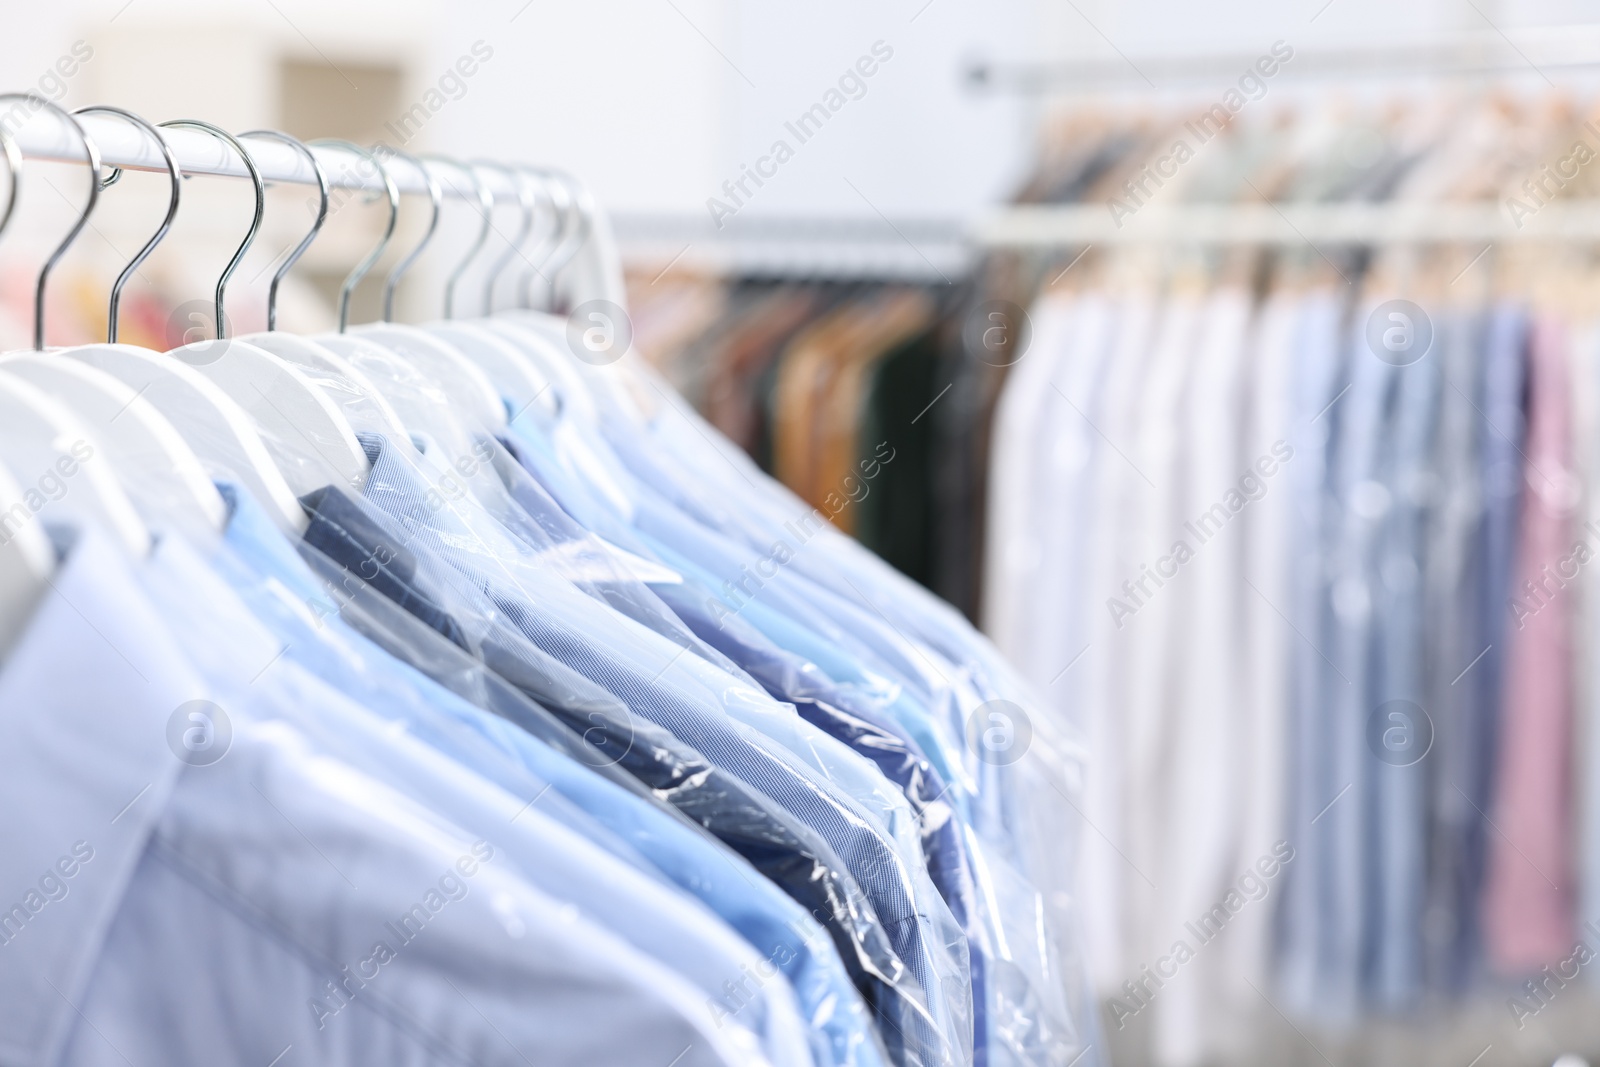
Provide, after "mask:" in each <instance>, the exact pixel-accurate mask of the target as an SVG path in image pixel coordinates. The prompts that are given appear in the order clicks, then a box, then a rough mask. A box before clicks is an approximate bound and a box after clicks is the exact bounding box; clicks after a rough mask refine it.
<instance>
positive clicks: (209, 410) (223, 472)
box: [33, 104, 306, 531]
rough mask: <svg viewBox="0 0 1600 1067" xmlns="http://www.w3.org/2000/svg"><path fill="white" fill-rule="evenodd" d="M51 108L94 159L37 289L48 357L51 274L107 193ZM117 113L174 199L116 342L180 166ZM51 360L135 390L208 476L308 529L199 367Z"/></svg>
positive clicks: (88, 349)
mask: <svg viewBox="0 0 1600 1067" xmlns="http://www.w3.org/2000/svg"><path fill="white" fill-rule="evenodd" d="M46 106H49V107H50V108H51V110H53V111H54V112H55V113H56V114H58V115H60V116H61V117H62V118H63V119H64V120H65V121H66V122H68V123H69V124H70V125H71V126H72V128H73V129H74V130H75V131H76V132H77V134H78V136H79V137H80V139H82V140H83V143H84V146H85V150H86V152H87V153H88V155H89V157H90V168H89V169H90V195H89V199H88V202H87V203H86V205H85V207H84V210H83V213H82V214H81V215H79V217H78V220H77V222H76V223H75V224H74V225H73V227H72V230H71V231H70V232H69V233H68V234H67V236H66V238H65V239H64V240H63V241H62V242H61V244H60V246H58V247H57V248H56V250H55V251H54V252H53V253H52V254H51V256H50V258H49V259H48V260H46V262H45V264H44V266H43V267H42V268H40V271H39V277H38V281H37V283H36V285H35V289H34V322H33V336H34V349H35V351H37V352H43V351H44V300H45V287H46V283H47V281H48V278H49V274H50V269H51V268H52V267H53V266H54V265H55V263H56V261H57V260H59V259H60V257H61V255H62V254H63V253H64V252H65V251H66V250H67V248H68V247H69V246H70V245H71V244H72V241H73V239H74V238H76V237H77V235H78V233H79V232H81V231H82V229H83V227H84V226H85V225H86V224H87V223H88V221H89V215H90V213H91V212H92V211H93V210H94V206H95V204H96V203H97V201H98V199H99V193H100V188H101V173H100V156H99V152H98V151H96V150H95V148H94V145H93V143H92V142H90V141H89V139H88V138H87V137H86V136H84V133H83V127H82V126H81V125H79V123H78V120H77V119H76V118H74V117H73V116H72V115H70V114H68V113H67V112H65V111H63V110H61V109H60V108H57V107H55V106H54V105H48V104H47V105H46ZM117 113H118V114H121V115H123V117H125V118H128V119H129V120H130V121H132V122H134V123H135V124H137V125H139V126H140V127H141V128H143V129H144V130H146V131H147V132H149V133H150V134H151V136H153V137H154V138H155V139H156V142H157V143H158V144H159V145H160V147H161V149H162V151H163V153H164V154H165V156H166V158H167V164H168V174H169V177H171V179H172V186H173V193H172V198H171V202H170V203H169V205H168V210H167V216H166V218H165V220H164V221H163V222H162V224H161V228H160V229H159V230H157V231H156V234H155V236H154V237H152V238H151V239H150V240H149V241H148V242H146V243H145V246H144V247H143V248H141V249H140V250H139V253H138V255H136V256H135V257H134V259H133V261H132V262H131V263H129V265H128V266H127V267H126V268H124V270H123V272H122V274H121V275H120V276H119V277H118V278H117V281H116V283H115V284H114V285H113V287H112V301H111V316H110V324H109V327H108V333H109V335H110V336H111V337H113V338H114V337H115V336H116V329H117V321H118V315H117V306H118V298H119V295H120V293H121V290H122V286H123V284H124V283H125V282H126V281H127V279H128V278H129V277H131V276H132V274H133V271H134V270H135V269H136V268H137V267H138V266H139V264H140V263H142V262H143V261H144V259H145V258H146V257H147V256H148V255H149V254H150V252H151V251H152V250H153V249H154V248H155V246H156V244H157V243H159V242H160V240H161V238H162V237H164V236H165V235H166V233H167V230H168V229H169V228H170V226H171V223H172V217H173V215H174V214H175V212H176V210H177V198H178V181H179V178H178V166H177V160H176V159H174V158H173V156H172V153H171V151H170V150H169V149H168V148H167V146H166V142H165V141H164V140H162V139H161V136H160V134H159V132H157V131H156V130H155V128H154V127H152V126H151V125H150V124H149V123H147V122H145V121H144V120H143V119H140V118H139V117H138V116H136V115H131V114H129V113H127V112H121V111H118V112H117ZM111 180H112V181H113V182H114V181H115V180H116V179H115V177H113V178H112V179H111ZM47 358H49V359H68V360H73V361H76V362H78V363H82V364H86V365H88V366H91V367H95V368H98V369H100V370H102V371H106V372H108V373H109V374H110V375H111V376H112V377H114V378H116V379H117V380H119V381H121V382H122V383H123V384H125V385H128V386H131V387H132V388H133V389H134V390H135V391H136V392H138V393H139V395H140V396H141V397H143V399H145V400H146V401H148V402H149V403H150V404H151V405H152V406H153V407H155V409H156V410H157V411H158V412H160V413H161V414H162V415H163V416H164V417H165V418H166V419H167V420H168V422H169V423H170V424H171V425H172V427H173V428H174V429H175V430H177V432H178V433H179V434H180V435H181V436H182V437H183V438H184V440H185V442H186V443H187V444H188V445H189V447H190V448H191V449H192V450H193V452H194V454H195V455H196V456H197V457H198V458H199V460H200V462H201V464H202V465H203V466H204V467H205V468H206V472H207V473H208V474H209V475H211V476H213V477H223V478H233V479H235V480H237V481H239V482H240V483H242V484H243V485H245V486H246V487H247V488H248V489H249V490H250V491H251V492H252V493H254V494H255V495H256V496H257V497H258V498H259V499H260V501H261V503H262V505H263V506H264V507H265V508H266V509H267V511H268V513H269V514H271V515H272V516H273V517H274V518H275V519H276V520H277V521H278V522H279V524H280V525H281V526H282V527H283V528H284V529H285V530H290V531H298V530H301V529H304V527H305V522H306V519H305V515H304V512H302V511H301V509H300V506H299V504H298V502H297V501H296V500H295V499H294V493H293V492H292V491H291V490H290V489H289V486H288V484H287V483H286V482H285V481H284V479H283V475H282V474H281V473H280V472H279V471H278V469H277V467H276V466H275V465H274V464H273V462H272V458H271V456H270V455H269V454H268V453H267V450H266V446H265V445H264V444H263V443H262V441H261V437H260V435H259V434H258V433H257V432H256V430H255V428H254V426H252V425H251V423H250V419H249V417H248V416H247V415H245V413H244V412H243V411H242V410H241V409H240V408H239V406H238V405H237V404H235V403H233V401H231V400H229V399H228V397H227V395H226V394H225V393H223V392H222V391H221V390H220V389H218V388H217V387H216V386H214V385H212V384H211V383H210V382H208V381H207V380H206V379H205V378H204V377H203V376H202V375H200V374H199V373H198V372H196V371H195V370H194V369H193V368H191V367H188V366H185V365H184V364H182V363H180V362H178V361H176V360H172V359H167V358H166V357H163V356H161V355H159V354H157V353H155V352H150V351H148V350H147V349H143V348H137V347H135V346H133V345H123V344H116V343H114V342H111V343H107V344H103V345H87V346H83V347H80V348H71V349H59V350H55V351H53V352H51V353H50V354H49V355H48V357H47ZM63 388H70V387H67V386H64V387H63ZM82 401H83V403H84V404H92V403H93V402H94V400H93V398H92V396H90V397H85V398H82Z"/></svg>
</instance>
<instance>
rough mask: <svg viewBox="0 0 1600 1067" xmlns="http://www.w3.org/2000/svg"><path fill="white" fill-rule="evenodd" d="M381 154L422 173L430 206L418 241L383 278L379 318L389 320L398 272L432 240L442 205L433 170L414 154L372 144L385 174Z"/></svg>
mask: <svg viewBox="0 0 1600 1067" xmlns="http://www.w3.org/2000/svg"><path fill="white" fill-rule="evenodd" d="M384 156H393V157H395V158H396V159H403V160H405V161H406V162H407V163H409V164H411V166H412V167H414V168H415V169H416V171H417V173H419V174H421V175H422V180H423V182H424V183H425V184H426V185H427V187H428V203H429V204H430V205H431V206H432V208H433V214H432V215H431V216H430V217H429V219H428V232H426V233H424V234H423V235H422V240H420V241H418V242H417V247H415V248H413V249H412V250H411V251H410V252H409V253H407V254H406V257H405V258H404V259H402V260H401V261H400V262H398V263H396V264H395V265H394V268H393V269H392V270H390V271H389V277H388V278H387V279H385V280H384V283H383V321H384V322H393V321H394V293H395V290H396V289H398V288H400V277H401V275H403V274H405V272H406V271H408V270H410V269H411V264H413V263H415V262H416V261H417V257H418V256H420V255H422V250H423V249H424V248H427V247H428V242H429V241H432V240H433V234H434V231H436V230H437V229H438V228H439V209H440V208H441V207H442V206H443V204H444V191H443V190H441V189H440V188H439V179H437V178H435V177H434V176H433V173H432V172H431V171H429V170H428V168H427V167H425V166H424V165H423V163H422V160H420V159H417V158H416V157H414V156H408V155H406V154H405V153H404V152H400V151H397V150H395V149H393V148H390V147H389V146H388V145H376V146H374V147H373V158H374V159H375V160H377V162H378V166H379V167H380V168H382V169H383V171H384V175H385V176H386V177H387V175H388V168H387V167H384V164H383V157H384Z"/></svg>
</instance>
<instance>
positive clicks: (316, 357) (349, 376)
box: [239, 130, 406, 438]
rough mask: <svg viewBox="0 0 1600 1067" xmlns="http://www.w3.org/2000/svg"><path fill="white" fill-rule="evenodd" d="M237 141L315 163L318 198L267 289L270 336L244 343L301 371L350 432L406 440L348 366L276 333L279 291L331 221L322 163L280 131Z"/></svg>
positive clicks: (384, 405) (322, 349)
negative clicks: (275, 147)
mask: <svg viewBox="0 0 1600 1067" xmlns="http://www.w3.org/2000/svg"><path fill="white" fill-rule="evenodd" d="M239 136H240V137H268V138H271V139H273V140H276V141H281V142H283V143H284V144H286V145H289V146H290V147H291V148H293V149H295V150H296V151H298V152H299V153H300V154H301V155H303V156H305V157H306V159H307V161H308V162H310V164H311V169H312V172H313V173H315V174H316V176H317V195H318V206H317V217H316V219H315V220H314V221H313V222H312V224H311V229H310V231H309V232H308V233H307V234H306V235H305V237H303V238H301V240H300V243H299V244H298V245H296V246H295V247H294V249H293V250H292V251H291V252H290V253H289V255H288V256H287V257H285V258H284V261H283V262H282V263H281V264H280V265H279V266H278V269H277V271H276V272H274V274H273V275H272V284H271V285H270V286H269V287H268V288H267V330H266V332H265V333H256V334H247V335H246V336H244V337H242V338H240V340H242V341H245V342H248V343H249V344H252V345H254V346H256V347H257V348H262V349H265V350H266V351H268V352H271V353H272V354H273V355H275V356H277V357H278V358H279V359H282V360H284V361H285V362H287V363H289V364H292V365H293V366H294V367H295V368H297V369H298V370H300V371H301V372H302V373H303V374H305V376H306V377H307V378H308V379H309V380H310V381H311V382H312V384H313V385H315V386H316V387H317V388H318V389H319V390H320V391H321V392H322V393H324V394H326V395H327V396H328V397H329V398H330V399H332V400H333V401H334V402H335V403H336V404H337V405H338V406H339V409H340V410H341V411H342V412H343V413H344V415H345V417H346V419H348V420H349V422H350V425H351V428H352V429H356V430H369V431H376V432H378V433H384V434H389V435H391V436H396V435H397V436H399V437H401V438H404V437H405V436H406V429H405V426H404V425H403V424H402V423H401V422H400V416H399V415H398V414H396V413H395V410H394V408H393V407H391V406H390V404H389V402H388V400H386V399H385V398H384V396H383V395H382V393H380V392H379V391H378V389H377V387H376V386H375V385H373V383H372V382H370V381H368V380H367V378H366V376H365V375H364V374H362V373H361V372H360V371H359V370H357V369H356V368H355V367H354V366H353V365H352V364H351V363H350V362H349V361H347V360H345V359H344V358H343V357H342V356H339V355H338V354H336V353H334V352H333V351H331V350H330V349H328V348H327V347H326V346H325V345H321V344H318V343H317V342H315V341H313V340H311V339H309V338H306V337H301V336H300V335H298V334H292V333H281V332H279V330H278V286H279V284H280V283H281V282H282V281H283V279H284V276H285V275H287V274H288V273H289V271H290V269H291V268H292V267H293V266H294V265H295V263H296V262H297V261H298V260H299V259H300V257H301V256H302V255H303V254H305V250H306V249H307V248H309V247H311V242H312V241H314V240H316V238H317V234H318V233H320V232H321V230H322V224H323V223H324V222H325V221H326V220H327V217H328V178H327V174H326V172H324V171H323V169H322V162H321V161H320V160H318V159H317V156H316V153H315V152H313V151H311V149H310V148H308V147H307V146H306V145H305V144H304V143H302V142H301V141H299V140H298V139H296V138H294V137H291V136H289V135H288V134H286V133H280V132H279V131H277V130H251V131H249V132H248V133H242V134H240V135H239Z"/></svg>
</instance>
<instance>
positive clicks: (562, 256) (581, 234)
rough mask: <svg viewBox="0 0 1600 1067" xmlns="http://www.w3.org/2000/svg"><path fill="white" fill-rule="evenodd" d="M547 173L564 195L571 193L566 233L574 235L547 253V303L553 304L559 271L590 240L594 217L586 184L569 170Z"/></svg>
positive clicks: (567, 264) (590, 196)
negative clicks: (571, 225)
mask: <svg viewBox="0 0 1600 1067" xmlns="http://www.w3.org/2000/svg"><path fill="white" fill-rule="evenodd" d="M550 177H551V179H552V180H553V181H554V182H555V183H556V185H557V186H559V187H561V188H564V189H565V190H566V192H567V195H568V196H569V197H571V201H570V203H571V206H570V208H569V209H568V210H569V214H570V215H571V216H572V218H573V219H574V225H573V227H572V229H571V231H570V234H569V235H568V236H572V235H575V239H574V240H571V241H567V240H565V239H563V243H562V244H560V245H557V246H556V249H555V251H553V252H551V253H550V261H549V277H548V281H549V284H550V303H551V305H552V308H553V307H554V304H555V300H556V281H557V279H559V278H560V277H561V272H562V271H564V270H566V269H567V267H568V266H569V265H570V264H571V263H572V260H573V259H574V258H575V257H576V256H577V254H578V253H579V252H580V251H581V250H582V249H583V246H584V245H585V244H587V243H588V242H589V234H590V232H591V231H592V230H593V228H594V220H593V216H592V214H591V213H592V211H593V208H594V196H593V195H592V194H591V193H590V192H589V189H588V187H587V186H585V185H584V184H583V183H582V182H580V181H578V179H576V178H574V177H573V176H572V175H570V174H565V173H562V172H561V171H551V172H550Z"/></svg>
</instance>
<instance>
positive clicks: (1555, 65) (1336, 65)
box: [961, 12, 1600, 96]
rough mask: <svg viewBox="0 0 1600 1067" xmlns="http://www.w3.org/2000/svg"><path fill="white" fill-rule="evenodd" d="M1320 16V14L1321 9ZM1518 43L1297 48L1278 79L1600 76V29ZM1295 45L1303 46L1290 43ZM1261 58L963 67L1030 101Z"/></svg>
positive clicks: (1184, 77)
mask: <svg viewBox="0 0 1600 1067" xmlns="http://www.w3.org/2000/svg"><path fill="white" fill-rule="evenodd" d="M1319 14H1320V12H1319ZM1513 32H1514V33H1515V35H1516V38H1517V40H1516V43H1512V41H1511V40H1510V39H1509V38H1507V37H1505V36H1504V35H1503V34H1501V33H1500V32H1499V31H1498V30H1484V31H1482V32H1473V33H1465V34H1459V35H1454V36H1452V37H1451V38H1449V39H1447V40H1444V41H1442V42H1436V43H1435V42H1430V43H1419V44H1402V45H1395V46H1391V47H1379V48H1371V47H1361V48H1343V49H1340V48H1328V49H1316V50H1313V49H1310V48H1304V49H1302V48H1296V50H1295V55H1294V59H1293V61H1292V62H1287V63H1284V64H1283V65H1282V66H1281V68H1280V69H1279V71H1278V73H1277V74H1275V75H1274V81H1278V80H1281V79H1283V78H1285V77H1287V78H1288V79H1290V80H1293V81H1308V80H1309V81H1315V80H1319V79H1321V80H1328V79H1349V78H1363V79H1371V78H1394V79H1405V78H1429V79H1434V80H1437V79H1441V78H1459V79H1467V80H1470V79H1474V78H1488V77H1511V76H1531V77H1533V78H1535V79H1538V78H1540V77H1541V76H1544V77H1549V75H1551V74H1554V73H1558V72H1559V73H1561V74H1570V73H1574V72H1589V73H1594V72H1595V71H1597V70H1600V63H1597V62H1596V60H1595V59H1594V55H1595V48H1596V46H1597V45H1600V24H1596V23H1580V24H1575V25H1570V26H1541V27H1534V28H1527V29H1517V30H1514V31H1513ZM1289 43H1290V44H1295V43H1296V42H1294V41H1290V42H1289ZM1257 58H1258V56H1257V55H1256V54H1244V53H1240V54H1237V55H1212V56H1197V57H1188V56H1134V57H1122V58H1120V59H1094V60H1087V61H1086V60H1082V59H1075V60H1072V61H1069V62H1045V63H1007V62H1000V61H993V60H989V59H981V58H980V59H974V60H972V61H969V62H968V63H966V64H965V65H964V66H963V67H962V68H961V80H962V82H963V83H964V84H965V85H966V87H967V88H968V90H969V91H971V92H975V93H978V92H993V93H1011V94H1017V95H1023V96H1038V95H1049V94H1058V95H1064V94H1070V93H1083V92H1094V91H1098V90H1116V89H1137V90H1140V91H1148V90H1150V89H1178V88H1184V87H1190V88H1193V87H1197V86H1211V85H1217V84H1221V85H1227V84H1229V83H1231V82H1233V81H1234V80H1235V79H1237V78H1238V77H1239V74H1240V72H1241V71H1244V70H1248V69H1249V68H1250V67H1251V65H1252V64H1254V63H1255V61H1256V59H1257Z"/></svg>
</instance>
